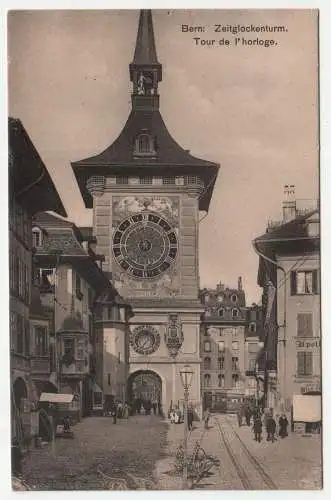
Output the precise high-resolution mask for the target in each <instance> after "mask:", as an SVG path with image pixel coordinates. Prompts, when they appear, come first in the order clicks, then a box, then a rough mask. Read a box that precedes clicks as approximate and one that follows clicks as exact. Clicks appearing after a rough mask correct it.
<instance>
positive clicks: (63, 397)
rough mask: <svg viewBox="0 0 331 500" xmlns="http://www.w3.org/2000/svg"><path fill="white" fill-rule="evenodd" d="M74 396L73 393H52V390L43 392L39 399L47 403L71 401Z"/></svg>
mask: <svg viewBox="0 0 331 500" xmlns="http://www.w3.org/2000/svg"><path fill="white" fill-rule="evenodd" d="M73 398H74V395H73V394H52V393H50V392H42V393H41V395H40V399H39V401H44V402H47V403H71V402H72V400H73Z"/></svg>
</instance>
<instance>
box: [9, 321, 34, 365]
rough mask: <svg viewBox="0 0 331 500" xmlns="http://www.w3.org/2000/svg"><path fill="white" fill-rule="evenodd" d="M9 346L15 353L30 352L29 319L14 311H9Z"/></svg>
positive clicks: (25, 353)
mask: <svg viewBox="0 0 331 500" xmlns="http://www.w3.org/2000/svg"><path fill="white" fill-rule="evenodd" d="M10 348H11V349H12V350H13V351H14V352H16V353H17V354H24V355H26V356H28V355H29V354H30V325H29V321H28V320H26V319H24V317H23V316H22V315H21V314H18V313H16V312H14V311H10Z"/></svg>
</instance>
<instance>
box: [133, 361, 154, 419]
mask: <svg viewBox="0 0 331 500" xmlns="http://www.w3.org/2000/svg"><path fill="white" fill-rule="evenodd" d="M128 399H129V403H130V404H131V406H132V410H133V412H134V413H138V414H139V413H141V412H143V413H146V414H150V413H152V412H154V413H156V414H159V415H162V379H161V377H160V375H158V374H157V373H156V372H154V371H152V370H138V371H136V372H134V373H131V375H130V376H129V379H128Z"/></svg>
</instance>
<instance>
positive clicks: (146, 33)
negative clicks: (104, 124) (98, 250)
mask: <svg viewBox="0 0 331 500" xmlns="http://www.w3.org/2000/svg"><path fill="white" fill-rule="evenodd" d="M130 78H131V81H132V82H133V92H132V96H131V97H132V104H133V109H132V111H131V113H130V115H129V118H128V120H127V122H126V124H125V125H124V128H123V130H122V132H121V133H120V135H119V136H118V137H117V139H116V140H115V141H114V142H113V143H112V144H111V145H110V146H108V147H107V148H106V149H105V150H104V151H103V152H101V153H100V154H97V155H95V156H92V157H90V158H85V159H83V160H80V161H75V162H72V163H71V165H72V168H73V170H74V174H75V176H76V180H77V182H78V185H79V188H80V191H81V193H82V196H83V199H84V202H85V205H86V207H87V208H92V207H93V200H92V196H91V194H90V193H89V191H88V189H87V186H86V183H87V181H88V179H89V178H90V177H92V176H103V177H107V176H120V177H128V176H156V177H158V176H166V177H168V176H169V177H173V176H174V177H176V176H185V175H188V176H198V177H199V178H200V179H201V181H203V185H204V186H205V187H204V191H203V193H202V195H201V197H200V200H199V207H200V210H203V211H208V208H209V204H210V200H211V196H212V192H213V188H214V185H215V182H216V178H217V174H218V168H219V165H218V164H217V163H214V162H210V161H206V160H203V159H200V158H196V157H195V156H192V155H191V154H190V153H189V151H187V150H185V149H184V148H182V147H181V146H180V145H179V144H178V143H177V142H176V141H175V140H174V139H173V138H172V137H171V135H170V134H169V132H168V130H167V127H166V125H165V123H164V121H163V119H162V116H161V114H160V111H159V95H158V82H159V81H161V78H162V66H161V64H160V63H159V62H158V60H157V55H156V48H155V40H154V30H153V21H152V13H151V10H141V11H140V17H139V25H138V33H137V41H136V47H135V52H134V57H133V61H132V63H131V64H130ZM142 135H145V136H147V137H148V138H149V144H150V145H152V146H150V149H151V154H150V155H142V156H139V155H137V154H136V147H137V142H139V141H138V138H139V136H142Z"/></svg>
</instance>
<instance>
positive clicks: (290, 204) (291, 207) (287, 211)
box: [283, 184, 297, 222]
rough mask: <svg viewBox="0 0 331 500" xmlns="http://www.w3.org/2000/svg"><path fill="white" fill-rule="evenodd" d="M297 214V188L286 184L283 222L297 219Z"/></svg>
mask: <svg viewBox="0 0 331 500" xmlns="http://www.w3.org/2000/svg"><path fill="white" fill-rule="evenodd" d="M296 213H297V210H296V201H295V186H294V185H293V184H290V185H289V184H286V185H285V186H284V201H283V222H289V221H290V220H293V219H295V217H296Z"/></svg>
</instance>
